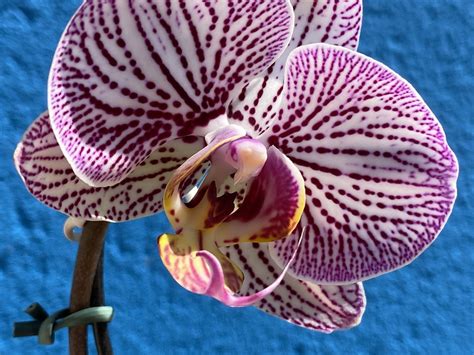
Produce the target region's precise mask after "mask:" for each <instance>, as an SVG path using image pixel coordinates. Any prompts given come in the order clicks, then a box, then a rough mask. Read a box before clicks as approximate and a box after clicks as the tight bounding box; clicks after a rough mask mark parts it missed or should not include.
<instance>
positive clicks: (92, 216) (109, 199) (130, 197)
mask: <svg viewBox="0 0 474 355" xmlns="http://www.w3.org/2000/svg"><path fill="white" fill-rule="evenodd" d="M204 146H205V142H204V139H203V138H197V137H186V138H182V139H176V140H173V141H169V142H167V143H166V144H165V145H163V146H161V147H160V148H158V149H157V150H156V151H155V152H153V154H152V155H150V157H149V158H148V159H146V160H145V161H144V162H142V163H141V164H140V165H139V166H138V167H137V168H136V169H135V170H134V171H133V172H132V173H131V174H130V175H129V176H127V177H126V178H125V179H124V180H122V181H121V182H120V183H119V184H117V185H114V186H109V187H91V186H89V185H86V184H85V183H84V182H83V181H81V180H80V179H79V178H78V177H77V176H76V175H75V174H74V172H73V171H72V169H71V166H70V165H69V163H68V162H67V160H66V159H65V158H64V155H63V153H62V151H61V149H60V148H59V145H58V143H57V141H56V138H55V136H54V134H53V131H52V129H51V125H50V121H49V115H48V113H44V114H43V115H41V116H40V117H39V118H38V119H36V120H35V121H34V122H33V123H32V125H31V126H30V127H29V128H28V130H27V131H26V133H25V136H24V137H23V140H22V141H21V142H20V144H19V145H18V148H17V150H16V152H15V164H16V166H17V169H18V172H19V174H20V176H21V177H22V179H23V181H24V182H25V185H26V187H27V189H28V191H30V193H31V194H33V196H35V197H36V198H37V199H38V200H40V201H41V202H43V203H45V204H46V205H48V206H49V207H52V208H54V209H56V210H59V211H61V212H63V213H65V214H67V215H69V216H73V217H78V218H83V219H87V220H108V221H114V222H120V221H126V220H131V219H135V218H139V217H144V216H146V215H150V214H153V213H156V212H158V211H160V210H161V209H162V197H163V192H164V189H165V187H166V184H167V183H168V181H169V179H170V177H171V175H172V174H173V172H174V170H176V169H177V168H178V167H179V166H180V165H181V164H182V163H184V162H185V161H186V160H187V159H188V158H189V157H191V156H192V155H193V154H195V153H196V152H198V151H199V150H201V149H202V148H203V147H204Z"/></svg>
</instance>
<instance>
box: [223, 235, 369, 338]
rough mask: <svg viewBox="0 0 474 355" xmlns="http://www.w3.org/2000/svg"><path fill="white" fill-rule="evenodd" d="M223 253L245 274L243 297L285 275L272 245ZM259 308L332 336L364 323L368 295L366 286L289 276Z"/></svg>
mask: <svg viewBox="0 0 474 355" xmlns="http://www.w3.org/2000/svg"><path fill="white" fill-rule="evenodd" d="M223 251H224V253H225V254H226V255H227V256H228V257H229V258H230V259H231V260H232V262H234V263H235V264H236V265H237V266H238V267H240V268H241V270H242V271H243V272H244V274H245V277H244V283H243V285H242V287H241V290H240V292H239V294H242V295H247V294H253V293H254V292H255V290H257V289H259V288H260V287H262V286H263V285H265V284H267V283H268V282H270V280H274V279H275V278H276V277H277V276H278V275H279V274H281V272H282V269H281V268H280V267H279V266H278V265H277V264H276V263H275V262H274V261H273V260H272V258H271V256H270V254H269V251H268V244H265V243H252V244H238V245H233V246H230V247H227V248H223ZM255 306H256V307H257V308H260V309H261V310H263V311H265V312H267V313H269V314H271V315H274V316H277V317H280V318H283V319H284V320H286V321H288V322H291V323H293V324H296V325H298V326H301V327H305V328H308V329H313V330H317V331H321V332H324V333H331V332H332V331H334V330H338V329H346V328H351V327H354V326H356V325H358V324H359V323H360V321H361V319H362V315H363V313H364V310H365V294H364V288H363V286H362V283H357V284H351V285H344V286H336V285H316V284H313V283H310V282H306V281H301V280H298V279H296V278H294V277H292V276H291V275H289V274H286V275H285V277H284V278H283V280H282V282H281V283H280V285H279V286H278V287H277V288H276V289H275V290H274V291H273V292H272V293H271V294H269V295H268V296H266V297H265V298H264V299H263V300H261V301H260V302H258V303H256V304H255Z"/></svg>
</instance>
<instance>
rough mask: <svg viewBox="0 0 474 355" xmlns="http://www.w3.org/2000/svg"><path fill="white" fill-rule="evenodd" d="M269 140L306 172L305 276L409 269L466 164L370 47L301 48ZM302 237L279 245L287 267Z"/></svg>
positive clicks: (340, 279) (300, 263) (345, 279)
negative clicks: (459, 162) (460, 162)
mask: <svg viewBox="0 0 474 355" xmlns="http://www.w3.org/2000/svg"><path fill="white" fill-rule="evenodd" d="M268 142H269V144H274V145H275V146H277V147H278V148H279V149H281V151H282V152H283V153H284V154H286V155H287V156H288V157H289V158H290V159H291V161H292V162H293V163H294V164H295V165H296V166H297V167H298V169H299V170H300V171H301V173H302V175H303V176H304V178H305V184H306V194H307V196H308V197H307V201H306V202H307V205H306V208H305V211H304V213H303V217H302V219H301V222H300V227H299V228H297V230H296V231H298V230H301V228H302V227H305V226H309V227H310V228H309V231H308V232H309V233H308V234H307V237H306V238H305V241H304V243H303V247H302V251H301V253H299V255H298V257H297V260H296V261H295V263H294V264H293V265H292V267H291V272H292V273H293V274H294V275H296V276H298V277H299V278H303V279H306V280H310V281H314V282H316V283H337V284H341V283H353V282H355V281H360V280H364V279H368V278H371V277H374V276H376V275H379V274H382V273H385V272H389V271H392V270H394V269H397V268H399V267H402V266H403V265H405V264H407V263H409V262H410V261H412V260H413V259H414V258H415V257H417V256H418V255H419V254H420V253H421V252H422V251H423V250H425V249H426V248H427V247H428V246H429V245H430V244H431V243H432V242H433V240H434V239H435V238H436V236H437V235H438V234H439V232H440V230H441V229H442V227H443V226H444V224H445V222H446V220H447V218H448V216H449V214H450V212H451V209H452V206H453V203H454V200H455V197H456V179H457V174H458V167H457V161H456V158H455V156H454V154H453V152H452V151H451V149H450V148H449V146H448V144H447V142H446V138H445V135H444V132H443V130H442V128H441V126H440V124H439V122H438V120H437V119H436V117H435V116H434V115H433V113H432V112H431V111H430V109H429V108H428V106H427V105H426V104H425V103H424V102H423V100H422V99H421V97H420V96H419V94H418V93H417V92H416V91H415V89H413V87H412V86H411V85H410V84H408V83H407V82H406V81H405V80H404V79H402V78H401V77H400V76H398V75H397V74H395V73H394V72H393V71H391V70H390V69H389V68H387V67H385V66H384V65H382V64H380V63H378V62H376V61H375V60H373V59H370V58H368V57H366V56H364V55H362V54H359V53H356V52H353V51H350V50H347V49H344V48H341V47H335V46H331V45H324V44H321V45H311V46H305V47H302V48H299V49H297V50H295V51H294V52H293V53H292V55H291V56H290V58H289V62H288V67H287V71H286V83H285V100H284V102H283V105H282V110H281V111H280V114H279V118H278V121H277V122H276V123H275V125H274V126H273V127H272V134H271V135H270V136H269V137H268ZM295 239H296V235H295V236H294V237H293V238H287V239H285V240H282V241H278V242H276V243H275V244H274V245H273V247H272V255H273V256H274V257H275V258H277V261H278V263H279V264H280V265H284V264H285V263H286V261H287V260H289V258H290V256H291V250H292V246H293V245H295Z"/></svg>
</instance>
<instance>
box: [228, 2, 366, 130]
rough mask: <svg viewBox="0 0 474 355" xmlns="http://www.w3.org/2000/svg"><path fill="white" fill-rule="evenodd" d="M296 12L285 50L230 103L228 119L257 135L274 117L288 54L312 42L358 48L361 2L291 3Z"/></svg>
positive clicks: (279, 100)
mask: <svg viewBox="0 0 474 355" xmlns="http://www.w3.org/2000/svg"><path fill="white" fill-rule="evenodd" d="M291 3H292V5H293V8H294V12H295V28H294V31H293V37H292V39H291V42H290V44H289V46H288V47H287V49H286V51H285V52H284V53H283V55H281V56H280V57H279V58H278V60H277V61H276V62H275V64H274V65H272V66H271V67H270V68H269V69H268V70H267V71H266V72H265V73H264V75H262V76H261V77H259V78H257V79H254V80H253V81H252V82H251V83H249V85H247V86H246V87H245V88H244V89H243V90H242V91H241V93H240V95H239V96H238V97H237V98H236V99H235V100H234V101H233V102H232V103H231V106H230V107H229V117H231V121H232V122H233V123H235V124H239V125H241V126H242V127H244V128H245V129H246V130H247V132H249V133H251V134H253V136H257V135H259V134H261V133H262V132H264V131H265V130H266V129H267V128H268V127H269V125H270V122H271V121H272V119H273V118H275V117H276V114H277V112H278V108H279V104H280V102H281V96H282V95H281V93H282V89H283V72H284V68H285V63H286V60H287V58H288V55H289V54H290V52H291V51H292V50H293V49H295V48H296V47H299V46H302V45H305V44H311V43H329V44H334V45H338V46H343V47H346V48H349V49H353V50H355V49H357V45H358V42H359V34H360V29H361V24H362V0H327V1H317V0H314V1H313V0H291Z"/></svg>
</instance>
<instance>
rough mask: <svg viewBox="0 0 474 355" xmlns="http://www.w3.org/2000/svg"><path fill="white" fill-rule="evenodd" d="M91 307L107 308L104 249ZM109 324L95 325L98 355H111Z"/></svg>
mask: <svg viewBox="0 0 474 355" xmlns="http://www.w3.org/2000/svg"><path fill="white" fill-rule="evenodd" d="M91 306H92V307H98V306H105V296H104V248H102V253H101V255H100V258H99V263H98V264H97V271H96V273H95V278H94V284H93V286H92V296H91ZM107 326H108V324H107V323H94V324H93V329H94V338H95V347H96V349H97V354H98V355H111V354H113V351H112V343H111V342H110V337H109V332H108V327H107Z"/></svg>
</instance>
